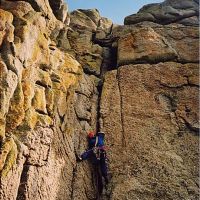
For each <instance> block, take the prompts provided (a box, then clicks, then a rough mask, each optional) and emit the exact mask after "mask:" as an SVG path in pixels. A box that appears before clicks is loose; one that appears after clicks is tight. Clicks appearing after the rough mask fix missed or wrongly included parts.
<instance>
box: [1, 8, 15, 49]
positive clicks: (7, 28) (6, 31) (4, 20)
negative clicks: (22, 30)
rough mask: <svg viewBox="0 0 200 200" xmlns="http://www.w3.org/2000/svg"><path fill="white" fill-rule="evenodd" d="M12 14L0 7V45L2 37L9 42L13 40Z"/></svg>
mask: <svg viewBox="0 0 200 200" xmlns="http://www.w3.org/2000/svg"><path fill="white" fill-rule="evenodd" d="M12 22H13V16H12V14H11V13H10V12H7V11H5V10H2V9H0V46H1V45H2V42H3V40H4V39H6V40H7V41H9V42H12V41H13V40H14V34H13V33H14V27H13V25H12Z"/></svg>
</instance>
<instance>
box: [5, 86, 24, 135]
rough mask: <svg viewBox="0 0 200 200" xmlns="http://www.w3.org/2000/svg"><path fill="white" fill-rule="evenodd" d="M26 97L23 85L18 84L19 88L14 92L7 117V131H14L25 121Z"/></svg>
mask: <svg viewBox="0 0 200 200" xmlns="http://www.w3.org/2000/svg"><path fill="white" fill-rule="evenodd" d="M23 106H24V95H23V91H22V85H21V83H18V86H17V88H16V90H15V92H14V95H13V97H12V99H11V103H10V107H9V111H8V114H7V117H6V131H7V132H10V131H11V130H14V129H15V128H16V127H17V126H18V125H20V123H21V122H22V120H23V119H24V115H25V112H24V108H23Z"/></svg>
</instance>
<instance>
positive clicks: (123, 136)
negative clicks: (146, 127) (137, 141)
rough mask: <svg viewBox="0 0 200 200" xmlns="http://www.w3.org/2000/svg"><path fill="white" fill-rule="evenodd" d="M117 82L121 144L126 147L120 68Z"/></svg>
mask: <svg viewBox="0 0 200 200" xmlns="http://www.w3.org/2000/svg"><path fill="white" fill-rule="evenodd" d="M116 78H117V83H118V88H119V95H120V112H121V115H120V117H121V126H122V146H123V147H126V146H127V144H126V135H125V130H124V115H123V96H122V88H121V84H120V68H118V69H117V75H116Z"/></svg>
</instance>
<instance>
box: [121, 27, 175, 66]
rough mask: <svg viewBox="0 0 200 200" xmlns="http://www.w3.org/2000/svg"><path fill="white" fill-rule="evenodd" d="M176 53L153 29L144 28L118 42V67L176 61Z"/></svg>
mask: <svg viewBox="0 0 200 200" xmlns="http://www.w3.org/2000/svg"><path fill="white" fill-rule="evenodd" d="M176 58H177V53H176V51H175V50H174V49H173V48H172V47H171V45H170V44H169V42H168V41H167V40H166V39H165V38H164V37H162V36H161V35H159V34H158V33H156V32H155V31H154V30H153V29H152V28H143V29H139V30H137V31H135V32H132V33H130V34H127V35H125V36H124V37H122V38H120V39H119V41H118V61H117V63H118V66H120V65H125V64H129V63H142V62H143V63H144V62H147V63H156V62H163V61H169V60H174V59H176Z"/></svg>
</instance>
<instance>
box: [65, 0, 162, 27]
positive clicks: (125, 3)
mask: <svg viewBox="0 0 200 200" xmlns="http://www.w3.org/2000/svg"><path fill="white" fill-rule="evenodd" d="M163 1H164V0H65V2H66V3H67V4H68V7H69V11H70V12H71V11H73V10H76V9H91V8H97V9H98V10H99V12H100V14H101V16H102V17H107V18H109V19H111V20H112V21H113V22H114V23H115V24H123V22H124V18H125V17H126V16H128V15H131V14H134V13H137V11H138V10H139V9H140V8H141V7H142V6H143V5H146V4H150V3H160V2H163Z"/></svg>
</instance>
